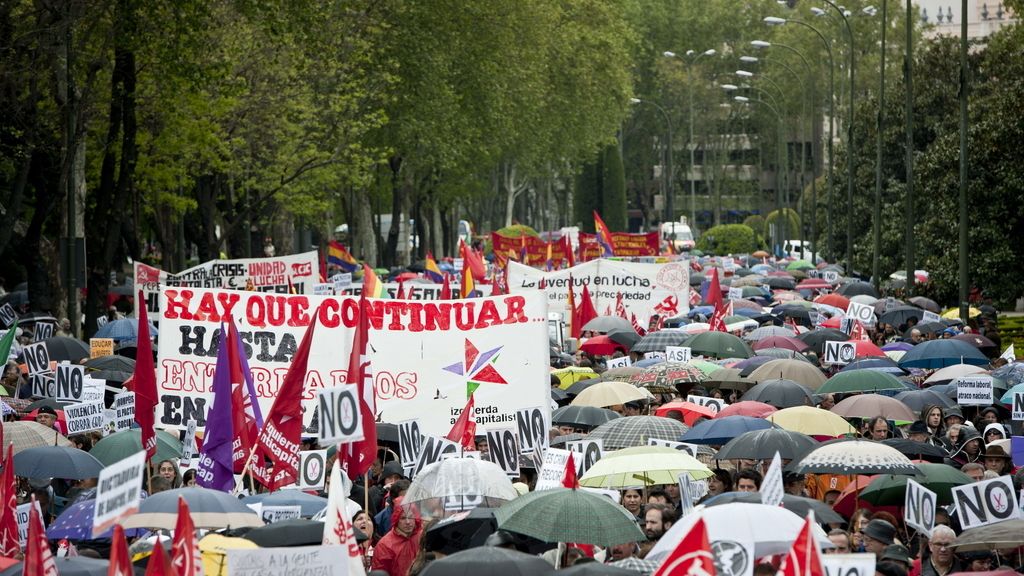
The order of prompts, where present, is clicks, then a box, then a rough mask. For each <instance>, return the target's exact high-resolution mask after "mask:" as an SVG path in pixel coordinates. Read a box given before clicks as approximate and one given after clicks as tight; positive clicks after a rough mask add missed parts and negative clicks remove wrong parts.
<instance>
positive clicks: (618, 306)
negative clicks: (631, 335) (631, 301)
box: [615, 292, 629, 320]
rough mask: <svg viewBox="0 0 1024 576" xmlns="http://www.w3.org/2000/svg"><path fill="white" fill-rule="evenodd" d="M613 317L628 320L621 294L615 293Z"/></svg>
mask: <svg viewBox="0 0 1024 576" xmlns="http://www.w3.org/2000/svg"><path fill="white" fill-rule="evenodd" d="M615 315H616V316H618V317H619V318H622V319H624V320H629V315H628V314H626V303H625V302H623V301H622V292H616V293H615Z"/></svg>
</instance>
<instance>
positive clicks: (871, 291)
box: [837, 281, 878, 299]
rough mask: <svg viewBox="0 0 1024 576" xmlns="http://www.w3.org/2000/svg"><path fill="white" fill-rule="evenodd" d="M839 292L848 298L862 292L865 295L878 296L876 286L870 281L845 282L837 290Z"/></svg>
mask: <svg viewBox="0 0 1024 576" xmlns="http://www.w3.org/2000/svg"><path fill="white" fill-rule="evenodd" d="M837 292H839V293H840V294H842V295H843V296H846V297H847V298H849V297H851V296H857V295H860V294H863V295H865V296H872V297H874V298H876V299H877V298H878V292H876V291H875V287H874V286H872V285H871V284H870V283H868V282H860V281H857V282H850V283H849V284H843V285H842V286H840V287H839V290H837Z"/></svg>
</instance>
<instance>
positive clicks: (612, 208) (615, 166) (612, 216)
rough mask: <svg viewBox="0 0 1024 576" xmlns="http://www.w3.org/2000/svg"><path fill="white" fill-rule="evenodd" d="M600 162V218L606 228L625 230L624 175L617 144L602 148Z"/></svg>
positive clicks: (617, 230) (618, 230)
mask: <svg viewBox="0 0 1024 576" xmlns="http://www.w3.org/2000/svg"><path fill="white" fill-rule="evenodd" d="M603 157H604V162H603V163H602V166H601V168H602V172H603V173H602V177H601V184H602V191H601V210H600V212H601V218H602V219H604V222H605V224H607V225H608V228H609V229H611V230H612V231H616V232H625V231H626V229H627V218H626V177H625V175H624V174H623V173H622V156H621V155H620V154H619V147H618V145H617V144H610V145H608V146H606V147H605V149H604V154H603Z"/></svg>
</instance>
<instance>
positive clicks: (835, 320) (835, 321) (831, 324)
mask: <svg viewBox="0 0 1024 576" xmlns="http://www.w3.org/2000/svg"><path fill="white" fill-rule="evenodd" d="M841 321H842V318H840V317H838V316H833V317H831V318H829V319H828V320H825V321H824V322H822V323H821V327H822V328H835V329H837V330H838V329H839V326H840V322H841Z"/></svg>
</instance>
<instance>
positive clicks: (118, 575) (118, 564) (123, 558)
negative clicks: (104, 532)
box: [107, 524, 135, 576]
mask: <svg viewBox="0 0 1024 576" xmlns="http://www.w3.org/2000/svg"><path fill="white" fill-rule="evenodd" d="M107 576H135V568H134V567H133V566H132V556H131V554H129V553H128V542H127V541H126V540H125V538H124V528H122V527H121V525H120V524H114V535H113V538H111V541H110V566H109V567H108V568H107Z"/></svg>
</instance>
